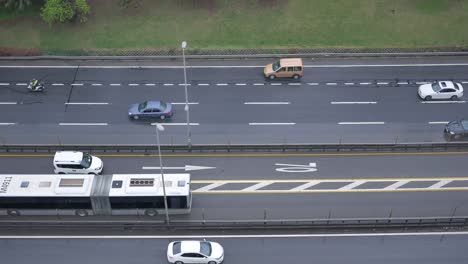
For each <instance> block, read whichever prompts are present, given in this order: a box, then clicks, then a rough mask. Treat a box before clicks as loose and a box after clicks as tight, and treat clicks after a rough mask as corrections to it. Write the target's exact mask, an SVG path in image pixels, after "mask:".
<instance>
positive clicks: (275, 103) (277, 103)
mask: <svg viewBox="0 0 468 264" xmlns="http://www.w3.org/2000/svg"><path fill="white" fill-rule="evenodd" d="M244 104H246V105H288V104H290V102H245V103H244Z"/></svg>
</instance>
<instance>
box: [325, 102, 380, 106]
mask: <svg viewBox="0 0 468 264" xmlns="http://www.w3.org/2000/svg"><path fill="white" fill-rule="evenodd" d="M330 104H333V105H349V104H377V102H330Z"/></svg>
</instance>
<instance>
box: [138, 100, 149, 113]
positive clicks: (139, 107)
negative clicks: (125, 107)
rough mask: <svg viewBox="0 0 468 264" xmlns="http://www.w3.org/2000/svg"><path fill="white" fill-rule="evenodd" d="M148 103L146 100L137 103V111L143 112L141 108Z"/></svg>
mask: <svg viewBox="0 0 468 264" xmlns="http://www.w3.org/2000/svg"><path fill="white" fill-rule="evenodd" d="M147 104H148V102H143V103H141V104H139V105H138V112H143V110H144V109H145V108H146V105H147Z"/></svg>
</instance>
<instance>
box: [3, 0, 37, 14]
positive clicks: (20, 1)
mask: <svg viewBox="0 0 468 264" xmlns="http://www.w3.org/2000/svg"><path fill="white" fill-rule="evenodd" d="M0 3H1V4H2V5H3V6H4V7H5V8H8V9H13V10H20V11H22V10H24V8H25V7H27V6H30V5H31V0H0Z"/></svg>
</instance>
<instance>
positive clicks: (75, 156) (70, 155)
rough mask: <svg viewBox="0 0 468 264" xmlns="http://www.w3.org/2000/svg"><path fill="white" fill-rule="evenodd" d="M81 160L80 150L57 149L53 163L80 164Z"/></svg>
mask: <svg viewBox="0 0 468 264" xmlns="http://www.w3.org/2000/svg"><path fill="white" fill-rule="evenodd" d="M82 160H83V152H80V151H57V152H55V156H54V162H55V163H63V162H67V163H76V164H80V163H81V161H82Z"/></svg>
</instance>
